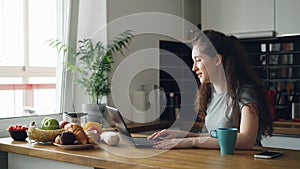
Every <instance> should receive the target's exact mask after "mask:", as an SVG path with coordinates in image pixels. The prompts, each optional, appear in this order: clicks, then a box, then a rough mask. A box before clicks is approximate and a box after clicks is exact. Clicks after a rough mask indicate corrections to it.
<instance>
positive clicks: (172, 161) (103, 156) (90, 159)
mask: <svg viewBox="0 0 300 169" xmlns="http://www.w3.org/2000/svg"><path fill="white" fill-rule="evenodd" d="M110 148H113V149H110ZM263 149H265V148H261V147H258V148H256V149H253V150H249V151H242V150H236V151H235V153H234V155H221V154H220V151H219V150H208V149H173V150H168V151H162V150H155V149H135V148H131V147H128V146H127V145H126V144H124V143H123V142H121V144H120V145H119V146H118V147H110V146H107V145H104V144H100V147H98V148H95V149H87V150H63V149H60V148H58V147H56V146H53V145H40V144H33V143H29V142H27V141H25V142H22V141H13V140H12V139H11V138H1V139H0V151H2V152H9V153H16V154H22V155H26V156H31V157H39V158H44V159H50V160H55V161H60V162H66V163H74V164H78V165H84V166H90V167H93V168H118V169H119V168H201V169H204V168H209V169H211V168H223V169H227V168H228V169H231V168H245V169H248V168H249V169H253V168H268V169H276V168H278V169H279V168H280V169H282V168H288V169H293V168H299V163H300V151H295V150H281V151H284V153H285V154H284V155H283V156H281V157H279V158H276V159H271V160H268V159H257V158H253V155H254V154H255V153H258V152H260V151H262V150H263ZM116 150H118V151H121V152H122V153H125V154H126V156H127V157H124V156H120V155H116V154H114V153H111V152H112V151H116ZM276 150H278V149H276ZM157 152H158V154H156V155H154V156H151V154H152V153H157ZM139 153H141V154H142V156H144V155H145V154H146V155H147V154H148V155H149V156H148V157H143V158H130V156H132V155H135V156H139ZM123 155H124V154H123Z"/></svg>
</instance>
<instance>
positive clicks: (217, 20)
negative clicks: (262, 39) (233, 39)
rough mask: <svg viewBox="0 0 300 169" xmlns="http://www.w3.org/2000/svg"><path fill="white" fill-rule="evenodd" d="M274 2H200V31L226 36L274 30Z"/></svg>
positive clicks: (206, 0) (205, 0)
mask: <svg viewBox="0 0 300 169" xmlns="http://www.w3.org/2000/svg"><path fill="white" fill-rule="evenodd" d="M274 10H275V9H274V0H264V1H261V0H251V1H249V0H226V1H222V0H202V4H201V19H202V20H201V25H202V29H203V30H204V29H215V30H218V31H221V32H224V33H226V34H234V33H247V32H258V31H270V30H274Z"/></svg>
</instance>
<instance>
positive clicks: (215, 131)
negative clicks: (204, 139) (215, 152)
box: [209, 130, 218, 138]
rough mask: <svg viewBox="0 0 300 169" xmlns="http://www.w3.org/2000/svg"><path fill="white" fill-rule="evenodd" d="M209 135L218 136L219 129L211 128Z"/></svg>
mask: <svg viewBox="0 0 300 169" xmlns="http://www.w3.org/2000/svg"><path fill="white" fill-rule="evenodd" d="M209 135H210V137H213V138H218V137H217V130H211V131H210V132H209Z"/></svg>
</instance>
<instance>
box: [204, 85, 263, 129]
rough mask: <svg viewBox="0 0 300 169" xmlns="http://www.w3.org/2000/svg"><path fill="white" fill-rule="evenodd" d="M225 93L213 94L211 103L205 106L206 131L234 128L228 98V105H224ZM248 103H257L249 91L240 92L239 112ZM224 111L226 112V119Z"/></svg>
mask: <svg viewBox="0 0 300 169" xmlns="http://www.w3.org/2000/svg"><path fill="white" fill-rule="evenodd" d="M226 93H227V92H224V93H220V94H217V93H215V92H213V95H212V98H211V102H210V103H209V104H208V106H207V112H206V113H207V115H206V117H205V125H206V128H207V130H208V131H210V130H215V129H217V128H221V127H234V122H233V117H232V104H231V101H232V100H231V98H229V99H228V104H227V103H226ZM250 102H254V103H257V101H256V98H255V97H254V96H253V95H252V94H250V93H249V90H247V89H244V90H242V101H241V102H240V103H239V107H240V110H241V109H242V108H243V106H244V105H246V104H248V103H250ZM227 106H228V107H227ZM226 111H228V114H227V117H226Z"/></svg>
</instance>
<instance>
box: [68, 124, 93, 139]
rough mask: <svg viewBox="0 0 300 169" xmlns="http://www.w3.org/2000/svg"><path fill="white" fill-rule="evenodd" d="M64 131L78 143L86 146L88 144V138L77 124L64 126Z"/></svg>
mask: <svg viewBox="0 0 300 169" xmlns="http://www.w3.org/2000/svg"><path fill="white" fill-rule="evenodd" d="M64 128H65V130H66V131H70V132H72V133H73V134H74V135H75V136H76V139H77V141H78V142H79V143H81V144H87V143H88V137H87V135H86V134H85V132H84V130H83V128H82V127H81V126H80V124H78V123H69V124H67V125H65V127H64Z"/></svg>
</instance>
